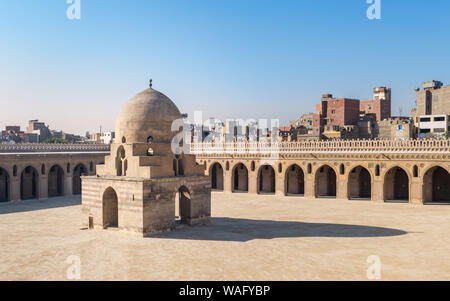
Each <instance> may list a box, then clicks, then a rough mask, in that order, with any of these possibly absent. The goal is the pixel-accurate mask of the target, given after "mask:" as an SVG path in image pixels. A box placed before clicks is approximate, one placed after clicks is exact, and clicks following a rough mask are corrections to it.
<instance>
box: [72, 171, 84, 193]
mask: <svg viewBox="0 0 450 301" xmlns="http://www.w3.org/2000/svg"><path fill="white" fill-rule="evenodd" d="M87 174H88V171H87V168H86V167H84V165H83V164H78V165H77V166H75V168H74V169H73V177H72V191H73V194H81V177H82V176H86V175H87Z"/></svg>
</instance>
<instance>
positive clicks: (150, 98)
mask: <svg viewBox="0 0 450 301" xmlns="http://www.w3.org/2000/svg"><path fill="white" fill-rule="evenodd" d="M179 118H181V113H180V111H179V110H178V108H177V106H176V105H175V104H174V103H173V102H172V101H171V100H170V99H169V98H168V97H167V96H166V95H164V94H162V93H161V92H158V91H156V90H154V89H152V88H150V89H147V90H144V91H142V92H141V93H139V94H137V95H136V96H134V97H133V98H131V99H130V100H129V101H128V102H127V103H126V104H125V106H124V107H123V108H122V111H121V112H120V114H119V118H118V119H117V122H116V138H115V139H116V140H115V142H116V143H124V142H126V143H139V142H142V143H146V142H147V139H148V138H149V137H152V140H153V142H156V143H170V142H171V141H172V138H173V136H175V134H176V132H172V130H171V126H172V122H173V121H174V120H176V119H179Z"/></svg>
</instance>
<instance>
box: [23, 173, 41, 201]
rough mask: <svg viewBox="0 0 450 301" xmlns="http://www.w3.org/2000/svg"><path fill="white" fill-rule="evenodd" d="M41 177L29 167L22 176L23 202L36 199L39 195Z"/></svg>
mask: <svg viewBox="0 0 450 301" xmlns="http://www.w3.org/2000/svg"><path fill="white" fill-rule="evenodd" d="M38 179H39V175H38V173H37V171H36V169H35V168H34V167H32V166H27V167H25V169H24V170H23V171H22V174H21V175H20V198H21V199H22V200H28V199H36V198H37V197H38V195H39V191H38V190H39V189H38V187H39V186H38Z"/></svg>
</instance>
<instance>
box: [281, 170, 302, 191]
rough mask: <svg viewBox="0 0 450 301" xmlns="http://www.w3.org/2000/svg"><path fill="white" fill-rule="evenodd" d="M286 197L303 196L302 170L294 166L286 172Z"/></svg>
mask: <svg viewBox="0 0 450 301" xmlns="http://www.w3.org/2000/svg"><path fill="white" fill-rule="evenodd" d="M285 178H286V180H285V181H286V195H304V194H305V174H304V173H303V169H302V168H301V167H300V166H298V165H297V164H294V165H292V166H290V167H289V168H288V169H287V170H286V176H285Z"/></svg>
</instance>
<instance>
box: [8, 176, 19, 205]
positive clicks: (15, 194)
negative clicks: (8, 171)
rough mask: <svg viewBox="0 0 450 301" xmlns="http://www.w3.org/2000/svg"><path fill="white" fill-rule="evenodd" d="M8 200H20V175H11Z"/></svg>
mask: <svg viewBox="0 0 450 301" xmlns="http://www.w3.org/2000/svg"><path fill="white" fill-rule="evenodd" d="M10 179H11V193H10V200H11V201H12V202H18V201H20V177H11V178H10Z"/></svg>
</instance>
